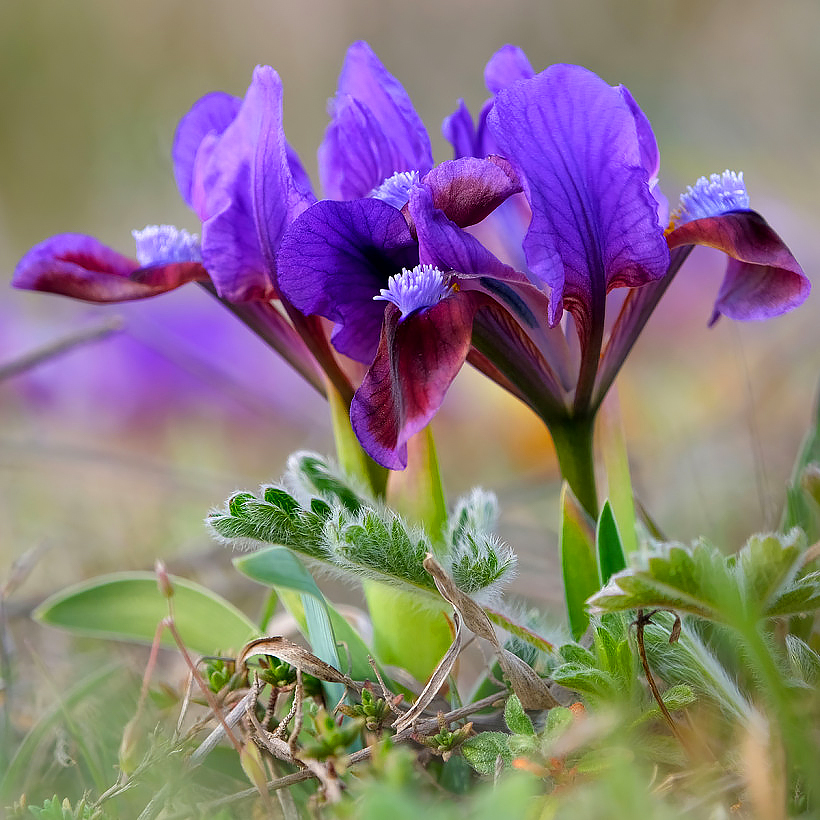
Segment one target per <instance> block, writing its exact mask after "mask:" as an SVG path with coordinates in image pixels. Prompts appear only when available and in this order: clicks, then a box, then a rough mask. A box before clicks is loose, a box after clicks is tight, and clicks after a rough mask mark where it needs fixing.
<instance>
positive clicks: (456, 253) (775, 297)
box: [278, 47, 809, 508]
mask: <svg viewBox="0 0 820 820" xmlns="http://www.w3.org/2000/svg"><path fill="white" fill-rule="evenodd" d="M488 87H489V88H490V90H491V92H493V93H494V94H495V97H494V99H493V100H492V105H491V107H490V108H489V110H487V113H486V114H484V115H482V117H483V119H480V120H479V128H478V129H474V130H473V132H472V135H470V134H469V133H468V129H467V128H466V125H465V123H466V122H467V120H466V119H465V118H464V116H463V115H460V114H459V113H458V112H457V114H456V115H454V117H455V119H454V118H451V119H450V121H449V124H448V126H447V128H448V129H449V132H450V134H453V135H458V134H459V133H460V134H461V136H460V137H458V139H454V140H453V141H454V144H455V146H456V153H457V155H461V156H460V158H459V159H457V160H455V161H453V163H450V164H449V166H448V163H444V164H443V165H442V166H439V168H436V169H434V170H433V171H432V172H431V173H430V174H428V175H423V174H422V175H420V176H419V181H418V182H416V181H412V182H411V183H410V195H409V202H408V204H407V205H406V206H404V207H403V208H402V209H401V213H399V210H398V209H397V208H396V207H392V206H391V205H389V204H387V203H386V202H379V201H376V200H374V199H372V198H371V199H360V200H357V201H354V202H348V203H326V202H320V203H318V204H316V205H314V206H313V207H312V208H310V209H309V210H308V211H306V212H305V213H304V214H303V215H302V216H301V217H300V218H299V219H297V220H295V222H294V223H293V225H292V226H291V228H290V229H289V231H288V233H287V234H286V236H285V239H284V240H283V243H282V247H281V252H280V259H279V266H278V283H279V287H280V289H281V290H282V291H283V292H284V293H286V294H287V295H288V298H290V299H291V300H292V301H293V303H294V304H295V305H296V306H297V307H298V308H299V309H300V310H302V311H304V312H306V313H314V312H315V313H319V314H320V315H323V316H325V317H326V318H328V319H330V320H331V321H333V322H334V324H335V331H334V336H333V341H334V344H335V346H336V347H337V349H339V350H340V351H342V352H344V353H346V354H347V355H349V356H351V357H353V358H355V359H358V360H359V361H361V362H363V363H365V364H367V365H369V367H368V370H367V372H366V374H365V376H364V379H363V381H362V384H361V386H360V388H359V390H358V391H357V392H356V395H355V397H354V399H353V403H352V405H351V419H352V422H353V426H354V429H355V430H356V432H357V435H358V436H359V438H360V440H361V441H362V443H363V445H364V447H365V449H366V450H367V451H368V452H369V453H370V454H371V455H372V456H373V457H374V458H375V459H376V460H377V461H379V462H380V463H382V464H384V465H386V466H389V467H392V468H394V469H395V468H396V467H401V466H403V465H404V463H405V443H406V441H407V439H408V437H409V436H410V435H412V433H413V432H415V431H417V430H418V429H420V428H421V427H422V426H423V425H424V424H426V423H427V421H429V419H430V418H431V417H432V415H433V414H434V413H435V411H436V410H437V409H438V407H439V405H440V404H441V401H442V400H443V396H444V393H445V392H446V389H447V388H448V386H449V384H450V383H451V381H452V379H453V378H454V376H455V374H456V372H457V371H458V369H459V368H460V367H461V366H462V364H463V363H464V361H467V360H469V361H471V362H472V363H473V364H475V365H476V366H478V367H479V368H481V369H482V370H483V371H484V372H485V373H486V374H487V375H489V376H490V377H491V378H493V379H495V380H496V381H497V382H498V383H499V384H502V385H503V386H504V387H506V388H507V389H509V390H511V392H513V393H514V394H516V395H517V396H519V397H520V398H522V399H523V400H524V401H525V402H526V403H528V404H529V405H530V406H531V407H532V408H533V409H535V411H536V412H537V413H538V414H539V415H540V416H541V417H542V418H543V419H544V421H545V422H546V423H547V425H548V426H549V427H550V429H551V430H552V431H553V434H554V436H556V439H557V438H558V437H559V436H558V433H560V434H561V437H564V432H565V431H566V429H568V428H570V427H573V426H575V427H583V429H584V431H585V432H584V435H587V436H589V435H591V422H592V419H593V418H594V415H595V412H596V410H597V408H598V406H599V405H600V402H601V401H602V399H603V396H604V395H605V393H606V390H607V389H608V387H609V386H610V384H611V381H612V379H613V378H614V375H615V374H616V373H617V370H618V369H619V367H620V365H621V364H622V362H623V360H624V357H625V355H626V354H627V353H628V350H629V349H630V347H631V345H632V343H634V340H635V338H636V337H637V334H638V333H639V332H640V329H642V327H643V326H644V324H645V322H646V320H647V319H648V315H649V313H651V310H652V308H653V307H654V305H655V304H656V302H657V298H659V297H660V294H662V293H663V291H664V290H665V288H666V287H667V286H668V284H669V282H670V281H671V278H672V277H673V276H674V275H675V273H676V272H677V269H678V268H679V267H680V264H681V263H682V261H683V259H684V258H685V256H686V255H687V253H688V252H689V249H690V248H691V246H692V245H694V244H708V245H712V246H713V247H719V248H720V249H721V250H723V251H724V252H726V253H727V254H728V255H729V256H730V257H731V260H730V263H729V269H728V271H727V276H726V279H725V281H724V285H723V287H722V288H721V292H720V295H719V298H718V302H717V303H716V308H715V310H716V315H717V313H723V314H726V315H729V316H733V317H734V318H766V317H768V316H773V315H777V314H779V313H782V312H785V311H786V310H789V309H790V308H792V307H794V306H796V305H797V304H799V303H800V302H802V301H803V300H804V299H805V298H806V296H807V294H808V289H809V283H808V280H807V279H806V277H805V276H804V274H803V272H802V270H801V269H800V267H799V266H798V265H797V263H796V262H795V261H794V258H793V257H792V256H791V254H790V253H789V252H788V250H787V249H786V248H785V246H784V245H783V243H782V241H781V240H780V239H779V238H778V237H777V235H776V234H775V233H774V232H773V231H772V230H771V228H769V227H768V226H767V225H766V223H765V222H764V221H763V220H762V218H761V217H760V216H759V215H757V214H756V213H755V212H753V211H750V210H748V199H745V200H744V199H743V198H742V197H738V196H736V192H734V193H733V192H732V190H729V189H734V188H736V187H737V186H736V185H735V183H736V182H737V178H736V177H733V176H731V175H729V176H727V175H724V176H723V177H720V178H717V180H716V179H714V178H713V179H711V180H708V181H705V182H699V183H698V184H697V185H696V186H694V188H693V189H692V190H691V191H690V192H689V193H688V194H687V195H685V196H684V198H683V200H682V206H681V208H680V209H678V211H676V212H675V214H674V215H673V221H672V224H671V227H670V229H669V230H665V225H666V221H667V216H668V206H667V204H666V200H665V198H664V197H663V195H662V194H661V193H660V190H659V188H658V181H657V180H658V168H659V152H658V148H657V144H656V141H655V137H654V134H653V133H652V129H651V126H650V125H649V121H648V119H647V118H646V116H645V115H644V114H643V112H642V111H641V110H640V108H639V107H638V105H637V104H636V103H635V101H634V99H633V98H632V96H631V95H630V94H629V92H628V91H627V90H626V89H624V88H622V87H615V88H613V87H612V86H609V85H608V84H606V83H605V82H604V81H603V80H601V79H600V78H598V77H597V76H596V75H595V74H593V73H592V72H590V71H587V70H586V69H583V68H581V67H578V66H570V65H557V66H553V67H551V68H549V69H547V70H546V71H544V72H541V73H540V74H537V75H533V74H532V71H531V69H530V68H529V64H528V63H527V62H526V58H525V57H523V53H522V52H520V51H519V50H517V49H513V48H512V47H507V48H505V49H502V50H501V52H499V53H498V54H497V55H496V56H495V57H494V59H493V61H491V66H490V67H489V68H488ZM457 126H458V127H457ZM462 126H464V127H462ZM459 128H460V129H461V130H460V131H459ZM465 135H466V136H465ZM479 135H480V136H479ZM467 137H470V139H468V138H467ZM459 146H461V147H459ZM490 146H491V147H492V150H494V151H497V152H498V153H499V154H500V155H501V157H502V158H503V159H501V158H499V157H497V156H493V157H491V158H490V159H485V160H481V159H477V158H476V157H475V155H476V154H478V155H484V154H485V153H486V151H487V150H488V147H490ZM469 155H473V156H472V158H471V157H470V156H469ZM504 160H506V161H507V163H509V166H511V167H512V172H510V168H509V166H508V165H507V164H506V163H504ZM468 161H472V162H474V163H478V164H477V165H474V166H473V174H472V176H470V175H469V174H464V168H463V167H461V166H459V163H466V162H468ZM501 167H503V168H504V170H505V173H506V174H507V175H508V177H509V178H510V179H518V180H520V182H521V185H522V186H523V193H524V196H525V197H526V201H527V204H528V206H529V222H528V224H527V225H525V226H524V230H522V234H523V236H522V237H521V239H522V242H521V246H522V250H523V254H522V255H521V258H523V259H524V260H525V265H523V266H522V267H523V271H522V272H521V273H518V272H516V271H515V270H514V269H513V268H511V267H509V266H507V265H505V264H504V263H503V262H501V261H500V260H499V259H498V258H496V257H495V256H493V254H491V253H490V252H489V251H488V250H487V249H486V248H485V247H484V246H483V245H482V244H481V243H479V242H478V241H477V239H476V236H474V235H472V233H471V232H476V233H477V229H476V228H471V229H470V232H468V231H466V230H464V228H465V227H467V226H469V225H473V224H474V223H475V222H477V221H478V220H477V219H473V220H471V219H469V218H456V216H455V214H454V212H453V207H454V203H455V201H456V199H457V198H456V197H450V198H449V199H448V200H447V201H444V199H442V198H441V197H440V196H439V193H438V190H437V186H436V184H435V183H436V176H435V175H436V174H442V175H443V174H444V173H445V171H444V170H441V171H440V170H439V169H447V171H446V172H448V173H450V176H451V179H452V180H460V184H461V185H462V187H463V188H464V189H465V190H468V191H469V190H471V189H473V188H475V187H477V185H476V180H477V179H481V178H482V174H487V175H488V174H489V173H490V172H491V169H496V170H497V169H498V168H501ZM465 180H468V181H465ZM488 187H490V186H488ZM724 188H726V189H727V192H726V195H723V194H722V193H721V191H722V190H723V189H724ZM362 190H363V188H362ZM505 193H506V195H505V196H504V197H501V198H499V199H498V200H497V201H494V206H498V205H499V204H500V203H501V202H504V201H505V200H506V199H507V198H508V196H510V195H511V194H512V193H514V190H509V191H507V192H505ZM744 193H745V189H744ZM502 207H503V206H502ZM492 210H493V209H490V210H488V211H486V212H485V213H484V216H486V215H487V214H488V213H490V212H491V211H492ZM496 215H497V214H495V213H493V218H495V217H496ZM488 221H489V220H488ZM508 224H509V223H508ZM481 227H482V226H478V228H481ZM670 249H671V253H670ZM419 266H420V267H419ZM614 288H628V289H629V292H628V296H627V298H626V300H625V303H624V307H623V309H622V311H621V314H620V316H619V317H618V319H617V321H615V322H614V324H613V323H612V322H607V316H606V307H607V295H608V293H609V292H610V291H612V290H613V289H614ZM653 300H654V301H653ZM565 311H566V313H565ZM565 317H566V318H565ZM610 326H611V330H610V331H609V333H608V335H607V329H608V328H609V327H610ZM377 331H378V332H377ZM573 351H575V352H574V353H573ZM559 449H560V448H559ZM559 455H560V453H559ZM585 503H586V504H587V506H589V507H590V508H591V507H592V506H594V502H593V501H591V500H590V499H589V498H587V499H585Z"/></svg>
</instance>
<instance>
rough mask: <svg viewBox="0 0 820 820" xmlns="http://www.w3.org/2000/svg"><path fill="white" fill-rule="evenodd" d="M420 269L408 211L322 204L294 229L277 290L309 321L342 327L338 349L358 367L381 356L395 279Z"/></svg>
mask: <svg viewBox="0 0 820 820" xmlns="http://www.w3.org/2000/svg"><path fill="white" fill-rule="evenodd" d="M417 264H418V247H417V245H416V242H415V240H414V239H413V237H412V236H411V235H410V230H409V228H408V227H407V223H406V222H405V219H404V217H403V216H402V214H401V211H398V210H396V208H394V207H392V206H391V205H388V204H387V203H385V202H381V201H380V200H378V199H359V200H353V201H352V202H333V201H330V200H323V201H321V202H317V203H316V204H315V205H314V206H313V207H311V208H309V209H308V210H307V211H305V213H303V214H302V215H301V216H300V217H299V218H298V219H297V220H296V221H295V222H294V223H293V224H292V225H291V226H290V228H289V229H288V231H287V233H286V234H285V237H284V239H283V241H282V245H281V248H280V249H279V256H278V265H277V284H278V287H279V290H280V291H281V293H282V294H283V295H284V296H285V297H286V298H287V299H288V301H289V302H290V303H291V304H292V305H293V306H294V307H296V308H297V309H298V310H300V311H301V312H302V313H305V314H319V315H320V316H324V317H325V318H326V319H330V320H331V321H333V322H335V323H336V329H335V331H334V333H333V344H334V346H335V347H336V349H337V350H339V351H340V352H341V353H344V354H345V355H347V356H350V358H352V359H356V360H357V361H360V362H364V363H369V362H370V361H372V359H373V356H374V355H375V354H376V348H377V347H378V344H379V332H380V328H381V324H382V317H383V316H384V302H380V301H374V300H373V297H374V296H376V295H377V294H378V293H379V291H380V289H381V288H384V287H386V286H387V283H388V279H389V278H390V276H392V275H394V274H396V273H399V272H401V270H402V269H403V268H408V269H409V268H413V267H415V266H416V265H417Z"/></svg>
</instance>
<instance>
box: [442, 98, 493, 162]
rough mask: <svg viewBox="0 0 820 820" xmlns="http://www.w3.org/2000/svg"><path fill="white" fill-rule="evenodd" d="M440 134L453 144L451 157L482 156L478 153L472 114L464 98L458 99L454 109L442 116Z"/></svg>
mask: <svg viewBox="0 0 820 820" xmlns="http://www.w3.org/2000/svg"><path fill="white" fill-rule="evenodd" d="M441 134H442V136H443V137H444V139H446V140H447V141H448V142H449V143H450V144H451V145H452V146H453V159H459V158H461V157H480V156H483V155H482V154H480V153H479V144H478V136H477V134H476V127H475V123H474V122H473V115H472V114H471V113H470V109H469V108H467V103H465V102H464V100H459V101H458V107H457V108H456V110H455V111H453V113H452V114H450V116H449V117H445V118H444V122H443V123H442V125H441Z"/></svg>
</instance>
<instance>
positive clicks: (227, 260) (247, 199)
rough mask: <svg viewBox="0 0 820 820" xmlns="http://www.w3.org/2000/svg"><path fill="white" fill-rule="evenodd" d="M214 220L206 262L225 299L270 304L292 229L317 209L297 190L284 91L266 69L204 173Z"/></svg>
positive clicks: (206, 227) (207, 226)
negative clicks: (280, 253)
mask: <svg viewBox="0 0 820 820" xmlns="http://www.w3.org/2000/svg"><path fill="white" fill-rule="evenodd" d="M203 184H204V187H205V191H206V195H207V205H206V211H207V213H208V219H207V220H206V221H205V222H204V223H203V226H202V258H203V262H204V264H205V267H206V268H207V269H208V271H209V272H210V273H211V278H212V279H213V281H214V285H215V286H216V289H217V291H218V292H219V295H220V296H221V297H222V298H224V299H227V300H228V301H231V302H244V301H250V300H255V299H263V300H266V299H270V298H272V297H274V296H275V295H276V291H275V288H274V285H273V278H272V277H273V275H274V272H275V256H276V251H277V249H278V246H279V242H280V241H281V238H282V234H283V233H284V230H285V228H286V226H287V225H288V223H289V222H290V221H291V220H292V219H294V218H295V216H297V215H298V214H299V213H300V212H301V211H302V210H304V208H305V207H307V205H308V204H309V202H310V198H309V197H308V196H307V195H306V194H305V193H304V192H303V191H300V190H299V189H298V188H297V186H296V184H295V183H294V179H293V176H292V174H291V171H290V163H289V161H288V152H287V146H286V143H285V136H284V131H283V129H282V84H281V81H280V79H279V75H278V74H277V73H276V72H275V71H274V70H273V69H272V68H269V67H268V66H259V67H257V68H256V70H255V71H254V74H253V81H252V83H251V85H250V87H249V88H248V91H247V94H246V95H245V98H244V100H243V101H242V107H241V108H240V110H239V113H238V114H237V116H236V118H235V119H234V121H233V122H232V123H231V125H230V126H229V127H228V128H227V129H226V130H225V132H224V134H223V135H222V137H221V138H220V139H219V141H218V142H217V143H216V144H215V145H214V146H213V148H212V150H211V151H210V156H209V159H208V167H207V169H206V170H205V171H204V183H203Z"/></svg>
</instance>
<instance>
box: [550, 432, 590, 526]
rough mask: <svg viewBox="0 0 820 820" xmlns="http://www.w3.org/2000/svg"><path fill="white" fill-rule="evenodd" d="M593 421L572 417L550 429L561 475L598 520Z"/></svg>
mask: <svg viewBox="0 0 820 820" xmlns="http://www.w3.org/2000/svg"><path fill="white" fill-rule="evenodd" d="M594 429H595V419H594V417H585V416H582V417H572V418H567V419H564V420H562V421H560V422H553V423H552V424H550V426H549V430H550V433H551V434H552V440H553V443H554V444H555V452H556V454H557V455H558V465H559V466H560V468H561V474H562V475H563V477H564V479H565V480H566V482H567V484H569V486H570V489H571V490H572V492H573V493H574V494H575V497H576V498H577V499H578V501H579V502H580V504H581V506H582V507H583V508H584V509H585V510H586V511H587V512H588V513H589V514H590V516H592V518H593V520H596V521H597V519H598V490H597V488H596V485H595V460H594V458H593V454H592V439H593V433H594Z"/></svg>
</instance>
